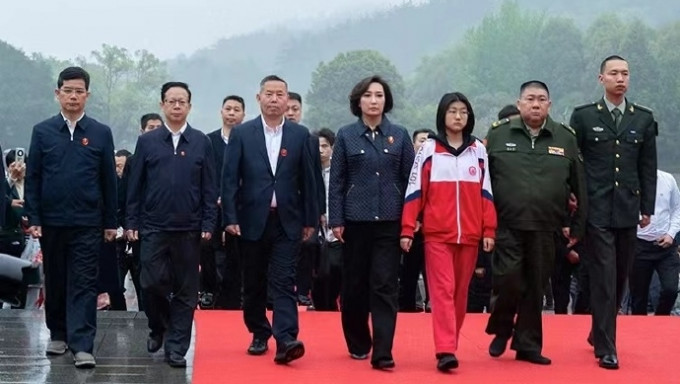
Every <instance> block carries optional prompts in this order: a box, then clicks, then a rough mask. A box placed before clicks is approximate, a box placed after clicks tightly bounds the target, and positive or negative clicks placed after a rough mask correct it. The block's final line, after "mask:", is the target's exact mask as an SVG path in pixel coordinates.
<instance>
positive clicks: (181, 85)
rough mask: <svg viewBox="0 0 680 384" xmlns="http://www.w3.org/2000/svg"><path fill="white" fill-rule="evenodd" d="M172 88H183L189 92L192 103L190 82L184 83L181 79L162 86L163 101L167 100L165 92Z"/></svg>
mask: <svg viewBox="0 0 680 384" xmlns="http://www.w3.org/2000/svg"><path fill="white" fill-rule="evenodd" d="M170 88H183V89H184V90H185V91H187V93H188V94H189V100H188V101H189V103H191V91H190V90H189V84H187V83H183V82H181V81H168V82H167V83H165V84H163V86H162V87H161V101H165V93H166V92H168V89H170Z"/></svg>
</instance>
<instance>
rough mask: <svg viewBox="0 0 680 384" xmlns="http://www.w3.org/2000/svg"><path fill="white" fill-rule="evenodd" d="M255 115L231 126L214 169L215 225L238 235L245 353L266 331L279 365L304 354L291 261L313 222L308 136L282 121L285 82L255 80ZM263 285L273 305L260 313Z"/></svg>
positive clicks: (263, 346)
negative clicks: (219, 220)
mask: <svg viewBox="0 0 680 384" xmlns="http://www.w3.org/2000/svg"><path fill="white" fill-rule="evenodd" d="M257 101H258V103H259V104H260V110H261V113H262V114H261V115H260V116H258V117H256V118H255V119H253V120H250V121H248V122H246V123H244V124H241V125H239V126H237V127H235V128H234V129H233V130H232V132H231V135H230V137H229V145H228V146H227V150H226V152H225V157H224V165H223V173H222V210H223V224H224V225H225V227H226V228H225V230H226V231H227V233H230V234H232V235H236V236H239V237H240V240H241V241H240V243H239V245H240V247H241V257H242V262H243V317H244V320H245V323H246V326H247V327H248V331H249V332H250V333H252V334H253V341H252V343H251V344H250V347H249V348H248V353H249V354H251V355H262V354H264V353H265V352H267V349H268V346H267V341H268V340H269V338H270V337H271V336H272V335H273V336H274V339H276V342H277V348H276V356H275V357H274V362H276V363H277V364H287V363H289V362H291V361H293V360H295V359H299V358H300V357H302V356H303V355H304V353H305V348H304V345H303V344H302V342H301V341H299V340H297V335H298V313H297V297H296V294H295V264H296V257H297V255H298V253H299V251H300V244H301V242H302V241H304V240H306V239H308V238H309V237H310V236H312V234H313V233H314V230H315V228H316V226H317V224H318V221H319V215H318V213H319V211H318V209H319V207H318V199H317V198H316V192H317V191H316V185H315V179H316V178H315V175H314V163H313V160H312V157H311V154H312V153H316V154H317V155H318V153H319V150H318V149H316V151H312V149H311V148H310V147H309V146H310V145H311V142H312V141H311V140H310V134H309V131H308V130H307V128H305V127H304V126H301V125H299V124H297V123H294V122H292V121H290V120H286V119H284V114H285V111H286V105H287V102H288V85H287V84H286V82H285V81H284V80H283V79H281V78H279V77H278V76H273V75H271V76H267V77H265V78H264V79H263V80H262V81H261V82H260V92H259V93H258V95H257ZM267 290H269V292H270V293H271V299H272V301H273V308H274V321H273V325H271V324H270V323H269V320H267V317H266V302H267Z"/></svg>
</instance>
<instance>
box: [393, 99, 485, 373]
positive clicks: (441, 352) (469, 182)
mask: <svg viewBox="0 0 680 384" xmlns="http://www.w3.org/2000/svg"><path fill="white" fill-rule="evenodd" d="M474 125H475V118H474V113H473V111H472V106H471V105H470V102H469V101H468V100H467V98H466V97H465V96H464V95H463V94H461V93H458V92H454V93H447V94H445V95H444V96H443V97H442V99H441V101H440V103H439V108H438V110H437V132H438V134H437V136H435V137H431V138H429V139H428V140H427V141H426V142H425V144H424V145H423V146H422V148H421V149H420V151H419V152H418V154H417V155H416V158H415V160H414V163H413V169H412V171H411V176H410V178H409V184H408V187H407V190H406V201H405V203H404V212H403V216H402V230H401V246H402V248H403V249H404V250H405V251H408V250H409V249H410V246H411V242H412V239H413V233H414V231H415V230H416V227H417V226H418V225H420V222H422V231H423V236H424V238H425V268H426V272H427V286H428V289H429V293H430V302H431V304H432V322H433V329H434V344H435V351H436V356H437V359H438V362H437V368H438V369H439V370H441V371H448V370H450V369H452V368H456V367H458V360H457V359H456V356H455V354H454V353H455V352H456V350H457V348H458V334H459V332H460V328H461V326H462V325H463V319H464V318H465V311H466V308H467V298H468V285H469V284H470V279H471V278H472V274H473V272H474V269H475V264H476V261H477V253H478V249H479V245H480V240H481V242H482V245H483V247H484V250H485V251H487V252H488V251H491V249H492V248H493V245H494V238H495V232H496V211H495V209H494V205H493V197H492V193H491V182H490V179H489V173H488V167H487V164H488V157H487V154H486V149H485V148H484V146H483V145H482V143H481V141H479V140H478V139H476V138H475V137H474V136H472V130H473V128H474Z"/></svg>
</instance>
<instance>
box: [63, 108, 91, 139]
mask: <svg viewBox="0 0 680 384" xmlns="http://www.w3.org/2000/svg"><path fill="white" fill-rule="evenodd" d="M84 116H85V112H83V114H82V115H80V117H79V118H78V120H76V121H73V122H71V121H70V120H69V119H67V118H66V116H64V112H61V117H63V118H64V122H65V123H66V126H67V127H68V131H69V132H71V141H73V132H75V130H76V124H78V122H79V121H80V120H82V119H83V117H84Z"/></svg>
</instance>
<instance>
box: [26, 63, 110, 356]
mask: <svg viewBox="0 0 680 384" xmlns="http://www.w3.org/2000/svg"><path fill="white" fill-rule="evenodd" d="M89 87H90V75H89V74H88V73H87V72H86V71H85V70H84V69H82V68H80V67H69V68H66V69H64V70H63V71H62V72H61V73H60V74H59V79H58V80H57V89H56V90H55V95H56V97H57V100H58V101H59V104H60V106H61V112H60V113H59V114H57V115H56V116H53V117H51V118H49V119H47V120H45V121H43V122H41V123H38V124H37V125H36V126H35V127H33V134H32V136H31V146H30V150H29V153H30V154H31V156H30V157H29V158H28V162H27V163H26V190H25V199H26V203H25V213H26V216H27V217H28V222H29V226H30V227H29V232H30V233H31V234H32V236H33V237H35V238H39V239H40V247H41V250H42V253H43V268H44V272H45V322H46V323H47V328H48V329H49V330H50V336H51V341H50V342H49V344H48V346H47V350H46V353H47V354H48V355H62V354H64V353H66V350H67V349H71V351H72V352H73V354H74V361H75V366H76V367H77V368H94V367H95V359H94V356H93V355H92V353H93V349H94V338H95V334H96V332H97V274H98V272H99V271H98V269H99V268H98V265H99V252H100V251H101V244H102V240H104V239H105V240H106V241H113V240H114V239H115V237H116V197H117V196H116V167H115V163H114V158H113V151H114V149H113V148H114V147H113V136H112V134H111V129H110V128H109V127H108V126H106V125H104V124H101V123H100V122H98V121H96V120H94V119H92V118H91V117H89V116H87V115H86V114H85V104H86V102H87V99H88V97H89V95H90V92H89Z"/></svg>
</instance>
